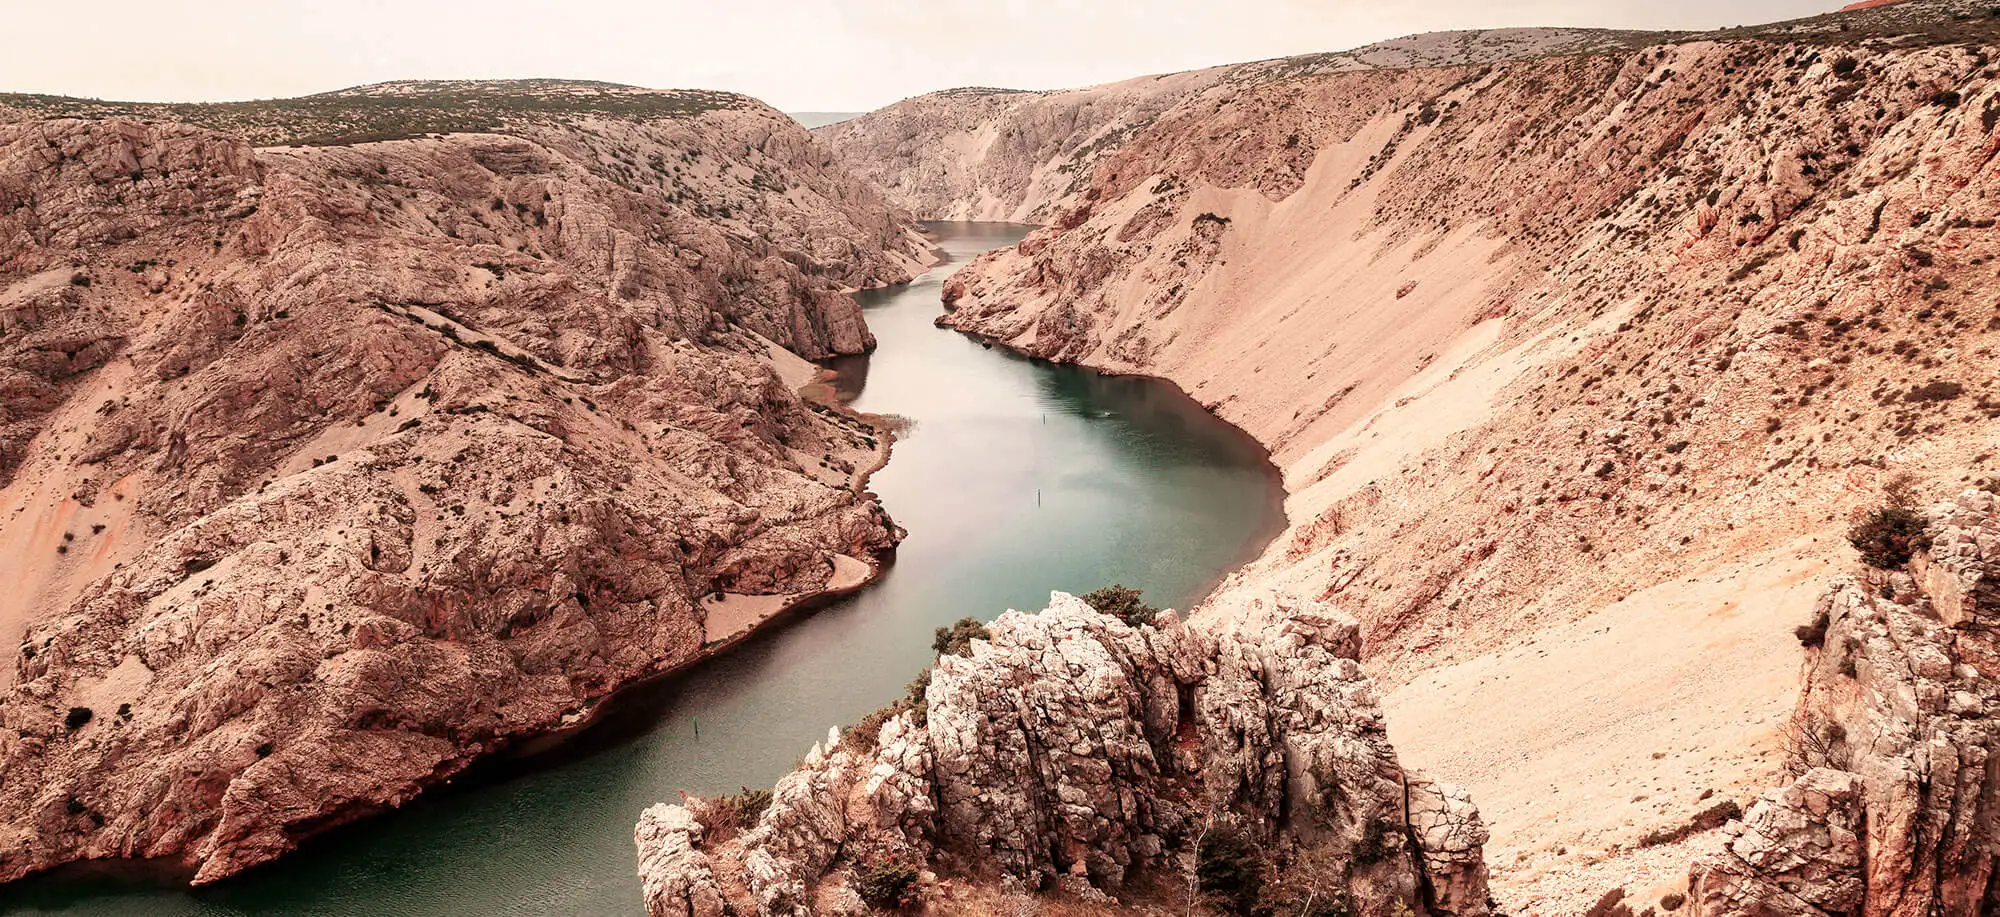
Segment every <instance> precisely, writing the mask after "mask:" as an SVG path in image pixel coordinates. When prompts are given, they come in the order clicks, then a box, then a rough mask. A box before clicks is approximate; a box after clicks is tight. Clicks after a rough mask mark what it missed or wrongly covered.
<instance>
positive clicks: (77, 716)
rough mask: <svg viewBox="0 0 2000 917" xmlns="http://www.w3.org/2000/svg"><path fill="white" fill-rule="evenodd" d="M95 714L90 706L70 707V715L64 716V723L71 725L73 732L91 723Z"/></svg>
mask: <svg viewBox="0 0 2000 917" xmlns="http://www.w3.org/2000/svg"><path fill="white" fill-rule="evenodd" d="M93 715H94V714H92V713H91V712H90V708H89V707H71V708H69V715H68V716H65V717H63V725H64V726H67V727H69V729H70V731H71V732H75V731H76V730H78V729H82V728H83V727H84V725H85V724H87V723H89V722H90V718H91V716H93Z"/></svg>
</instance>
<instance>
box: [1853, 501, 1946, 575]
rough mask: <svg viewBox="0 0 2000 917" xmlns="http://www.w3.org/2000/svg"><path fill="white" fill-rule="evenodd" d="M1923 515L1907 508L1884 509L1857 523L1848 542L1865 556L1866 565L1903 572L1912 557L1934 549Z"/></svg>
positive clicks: (1862, 558)
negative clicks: (1930, 548)
mask: <svg viewBox="0 0 2000 917" xmlns="http://www.w3.org/2000/svg"><path fill="white" fill-rule="evenodd" d="M1924 525H1925V523H1924V516H1923V514H1922V513H1919V512H1917V511H1916V510H1914V509H1910V508H1909V507H1905V506H1893V505H1892V506H1883V507H1879V508H1877V509H1875V510H1872V511H1870V512H1868V513H1867V514H1866V515H1864V516H1862V517H1861V518H1859V519H1857V520H1855V522H1854V525H1853V526H1852V527H1851V528H1849V529H1848V530H1847V541H1848V543H1849V544H1852V545H1854V549H1855V550H1856V551H1860V552H1861V560H1862V562H1863V563H1866V564H1867V565H1869V566H1871V567H1875V568H1877V569H1881V570H1899V569H1901V568H1902V567H1903V565H1905V564H1907V563H1909V562H1910V555H1912V554H1915V553H1916V552H1918V551H1921V550H1923V549H1924V548H1927V547H1930V537H1929V536H1928V535H1926V534H1925V533H1924Z"/></svg>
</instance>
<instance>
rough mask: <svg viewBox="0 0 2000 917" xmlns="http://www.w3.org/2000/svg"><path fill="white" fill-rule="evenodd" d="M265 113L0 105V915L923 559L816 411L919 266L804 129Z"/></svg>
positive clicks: (436, 112) (624, 115)
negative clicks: (51, 887) (42, 878)
mask: <svg viewBox="0 0 2000 917" xmlns="http://www.w3.org/2000/svg"><path fill="white" fill-rule="evenodd" d="M252 108H254V110H248V109H246V107H245V106H234V105H225V106H214V107H200V106H196V107H170V106H152V107H148V106H127V107H122V108H121V107H112V109H113V110H107V108H106V106H105V105H104V103H95V102H81V101H74V100H60V99H54V100H52V99H46V98H39V97H6V98H0V112H4V113H5V115H6V117H5V118H4V119H0V162H4V163H5V166H4V168H0V176H3V177H0V278H4V289H0V327H4V328H5V329H6V335H5V337H4V348H5V349H4V351H0V365H4V367H5V369H4V376H5V378H6V380H7V382H6V385H5V386H4V389H0V392H4V394H3V395H0V417H4V418H5V427H4V433H0V475H4V477H0V480H4V482H5V484H6V490H5V496H4V501H0V520H4V523H0V525H4V528H0V542H4V551H0V556H4V560H0V565H4V573H0V576H4V578H5V579H6V580H7V581H8V582H9V583H10V586H9V588H8V589H7V590H5V594H4V596H0V635H4V636H5V637H6V640H5V645H6V650H5V652H6V654H7V656H8V662H9V664H8V665H7V666H6V667H5V674H4V675H0V686H4V687H5V688H6V694H5V696H4V699H0V825H4V826H0V879H14V878H18V877H21V876H24V875H27V874H30V873H34V872H37V871H42V870H47V869H50V868H52V867H56V866H60V865H63V864H65V863H72V862H79V861H89V860H139V861H150V862H154V863H159V864H163V865H170V866H173V867H175V868H178V869H183V870H185V873H184V875H186V876H187V877H190V878H192V880H193V881H195V882H197V883H206V882H211V881H214V880H217V879H221V878H224V877H227V876H230V875H233V874H235V873H237V872H240V871H241V870H243V869H245V868H247V867H250V866H253V865H256V864H258V863H261V862H265V861H267V860H269V859H271V858H273V857H277V856H279V855H280V854H282V853H284V852H286V851H288V850H290V849H292V848H293V847H294V846H295V845H296V844H297V843H298V842H299V841H300V840H302V839H303V838H306V837H309V836H311V835H313V834H315V833H318V832H320V831H323V830H326V829H327V828H330V827H333V826H337V825H339V824H342V823H343V822H346V821H349V820H352V819H354V818H357V817H360V816H363V815H367V814H370V813H374V812H379V811H381V810H383V809H386V808H390V807H394V806H397V805H399V804H401V803H403V802H405V801H407V800H408V799H410V798H411V797H413V796H414V795H416V794H417V793H419V792H421V791H422V790H424V789H425V788H427V787H430V786H433V785H436V784H439V783H441V782H444V781H446V780H448V779H449V778H450V777H451V776H452V775H453V774H455V773H456V772H458V771H460V770H462V769H463V768H465V767H466V766H467V765H468V764H469V763H470V762H472V761H474V760H475V759H477V758H479V757H480V756H482V755H485V754H488V753H491V752H493V751H495V750H498V749H501V748H504V747H507V746H509V745H510V744H513V743H515V742H517V741H519V740H521V739H523V738H527V737H534V736H540V735H543V734H546V733H548V732H550V731H552V730H559V729H563V728H567V727H573V726H576V725H578V724H580V723H583V722H586V721H587V720H588V719H589V717H590V716H591V713H592V710H593V708H594V706H595V705H596V704H597V702H598V701H600V700H601V699H603V698H604V697H605V696H606V695H608V694H610V693H611V692H612V691H614V690H615V689H617V688H619V687H620V686H622V685H626V684H629V683H632V682H634V681H635V680H637V679H640V678H642V677H644V676H648V675H652V674H655V673H659V672H662V671H666V670H669V669H672V668H675V667H678V666H681V665H685V664H686V663H688V662H691V661H693V660H695V659H698V658H701V657H703V656H704V655H706V654H708V653H709V652H711V651H712V650H713V649H714V648H715V647H717V646H719V645H722V644H724V643H727V642H728V641H730V640H732V639H734V638H735V637H737V636H739V635H740V634H741V632H743V631H744V630H745V629H746V628H748V627H750V626H752V625H753V624H755V623H756V622H757V621H758V620H759V619H760V618H761V617H763V616H768V615H769V614H771V613H772V612H773V611H774V610H775V609H773V608H772V607H771V606H770V603H768V602H765V601H763V600H762V599H757V600H755V601H751V600H749V599H740V598H739V597H749V596H757V597H762V596H792V597H794V598H797V597H806V596H811V595H813V594H816V593H819V592H822V591H826V590H832V589H844V588H851V587H853V586H856V585H859V584H860V583H861V582H862V581H864V580H865V579H867V578H868V577H869V576H870V575H871V573H870V568H871V566H872V565H873V564H874V563H875V562H876V558H877V557H878V556H879V555H881V554H883V553H884V552H886V551H888V550H889V549H890V548H892V547H893V545H894V544H895V542H896V540H897V538H898V537H899V534H900V533H899V532H898V530H897V529H896V528H895V526H894V525H893V524H892V523H891V522H890V521H889V520H888V518H887V516H886V514H885V513H884V512H883V510H882V508H881V507H880V505H879V504H878V503H877V502H876V501H875V500H874V499H873V498H872V497H871V496H870V495H868V494H867V492H866V490H865V484H866V479H867V476H868V473H869V472H870V471H871V470H872V469H874V468H875V467H876V466H877V465H879V464H880V463H881V462H882V461H883V460H884V459H885V458H886V454H887V447H888V441H889V438H890V434H889V433H888V432H887V431H886V430H884V429H882V428H880V427H878V426H876V425H875V424H874V423H873V422H871V421H869V420H867V419H865V418H861V417H858V416H853V415H850V414H848V413H846V412H843V411H841V410H839V409H837V408H834V407H829V406H826V405H821V404H815V403H809V402H807V401H805V400H802V399H801V398H800V397H799V395H798V394H797V393H796V392H797V390H798V389H799V388H800V387H801V386H802V385H804V384H805V383H807V382H809V381H810V380H811V379H812V378H813V377H814V376H815V374H816V373H817V369H816V368H814V367H813V366H812V365H811V364H809V363H807V362H806V359H807V358H820V357H827V356H832V355H836V354H852V353H860V352H863V351H865V350H867V349H868V348H869V347H871V346H872V344H873V340H872V338H871V337H870V335H869V333H868V331H867V328H866V326H865V324H864V322H863V321H862V319H861V315H860V310H859V308H858V307H857V306H856V305H855V304H854V302H853V300H852V298H851V297H850V296H849V295H848V292H849V291H850V290H853V289H856V288H862V287H874V286H881V285H884V284H888V283H894V282H901V281H904V280H907V279H908V278H910V277H911V276H913V275H914V274H915V273H916V272H917V271H919V270H920V269H921V268H922V267H923V266H924V265H925V264H927V263H928V261H929V259H930V258H931V255H930V254H929V250H928V244H927V243H926V242H925V241H924V240H923V239H922V238H921V237H920V236H919V235H918V234H917V232H916V231H915V230H916V227H915V226H914V224H912V223H911V222H909V220H908V219H907V218H906V217H905V216H903V215H902V214H901V212H900V211H898V210H896V209H894V208H892V207H890V206H889V205H887V204H886V203H884V202H883V201H882V199H881V198H880V196H879V195H878V194H876V193H875V192H874V191H873V190H872V189H871V188H869V187H868V186H867V185H865V184H863V183H861V182H859V181H857V180H855V179H854V178H853V177H852V176H850V175H848V174H847V173H846V172H845V171H843V170H842V169H841V168H840V167H839V166H838V165H837V164H835V163H834V162H833V161H832V160H831V158H830V157H829V156H828V155H827V154H826V153H825V152H824V151H823V150H821V149H819V148H818V147H817V145H815V144H814V143H813V142H812V140H811V137H810V136H809V135H808V134H807V133H806V132H805V130H804V129H803V128H801V127H799V126H798V125H797V124H796V123H794V122H792V121H791V120H790V119H788V118H786V117H784V116H783V115H781V114H779V113H777V112H776V111H773V110H771V109H769V108H768V107H766V106H764V105H762V104H761V103H758V102H755V101H754V100H751V99H748V98H745V97H740V96H731V95H727V94H720V93H670V92H650V91H644V90H633V89H627V88H622V87H612V86H606V85H602V84H562V83H549V82H533V83H522V84H507V83H498V84H393V85H387V86H379V87H368V88H364V89H361V90H353V91H349V92H346V93H337V94H331V95H328V96H316V97H311V98H309V99H305V100H290V101H287V102H277V103H258V104H257V105H256V106H252ZM169 119H171V120H169ZM246 125H249V126H246ZM253 144H255V145H253ZM746 602H748V604H749V605H750V606H751V607H749V608H748V609H747V610H746V609H744V608H742V607H739V606H742V605H744V604H745V603H746Z"/></svg>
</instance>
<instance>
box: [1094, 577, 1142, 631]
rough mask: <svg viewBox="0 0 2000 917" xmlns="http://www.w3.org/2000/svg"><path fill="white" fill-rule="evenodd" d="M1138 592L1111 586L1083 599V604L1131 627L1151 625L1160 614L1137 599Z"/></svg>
mask: <svg viewBox="0 0 2000 917" xmlns="http://www.w3.org/2000/svg"><path fill="white" fill-rule="evenodd" d="M1139 595H1140V593H1139V590H1137V589H1132V588H1129V587H1127V586H1123V585H1117V584H1113V585H1110V586H1106V587H1104V588H1102V589H1099V590H1097V591H1096V592H1092V593H1089V594H1087V595H1085V596H1084V597H1083V601H1084V603H1085V604H1087V605H1089V606H1090V607H1092V608H1095V609H1097V610H1098V611H1100V612H1102V613H1104V614H1108V615H1110V616H1112V617H1114V618H1117V619H1118V620H1120V621H1123V622H1125V623H1126V624H1130V625H1132V626H1133V627H1139V626H1141V625H1146V624H1151V623H1153V618H1155V617H1157V616H1158V615H1159V613H1160V610H1159V609H1158V608H1155V607H1153V606H1151V605H1148V604H1146V603H1145V602H1143V601H1140V599H1139Z"/></svg>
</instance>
